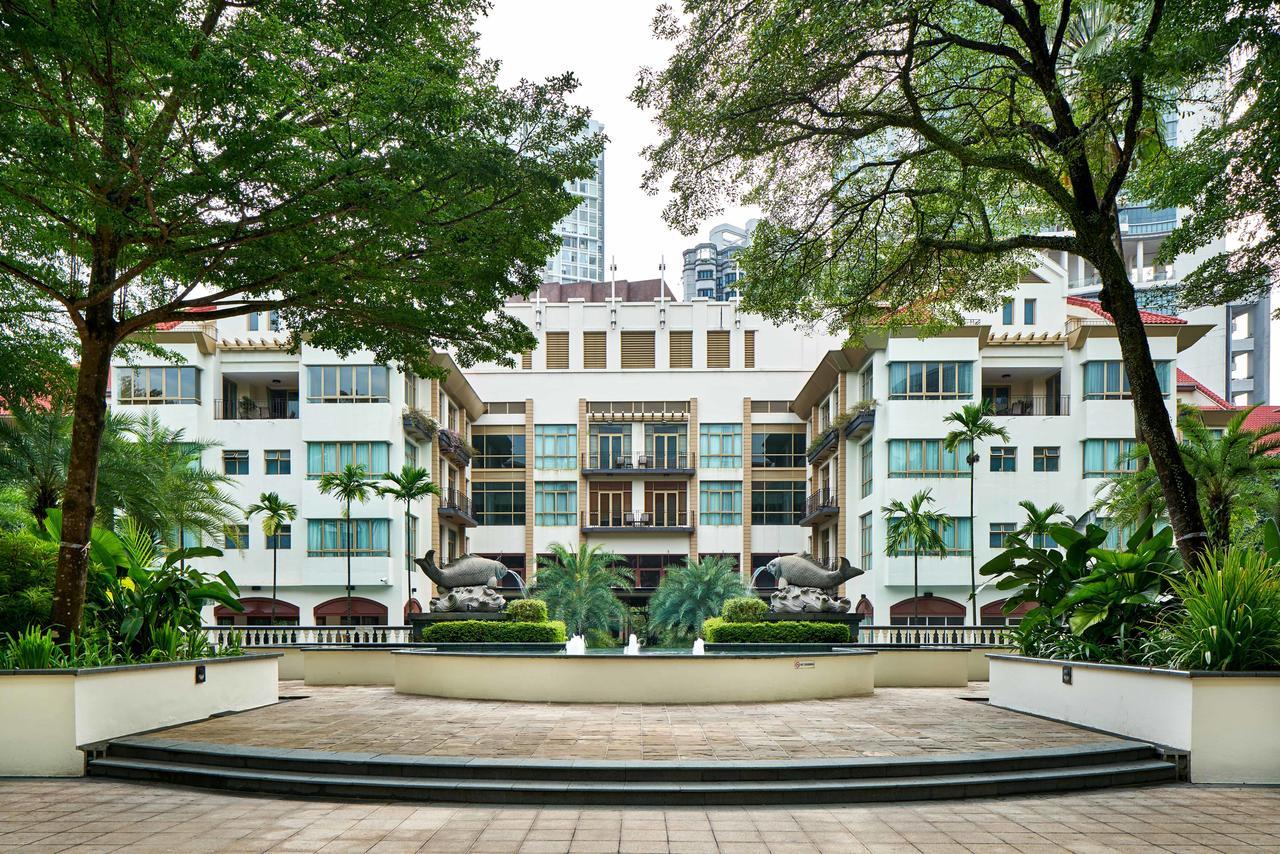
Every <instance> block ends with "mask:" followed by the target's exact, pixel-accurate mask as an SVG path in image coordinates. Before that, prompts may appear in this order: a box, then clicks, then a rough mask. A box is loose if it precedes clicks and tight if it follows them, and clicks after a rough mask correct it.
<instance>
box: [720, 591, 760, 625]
mask: <svg viewBox="0 0 1280 854" xmlns="http://www.w3.org/2000/svg"><path fill="white" fill-rule="evenodd" d="M767 613H769V605H768V604H767V603H766V602H765V601H764V600H763V599H759V598H757V597H755V596H735V597H734V598H732V599H726V600H725V603H724V608H723V609H721V611H720V616H721V617H724V621H725V622H726V623H758V622H760V621H761V620H763V619H764V615H765V614H767Z"/></svg>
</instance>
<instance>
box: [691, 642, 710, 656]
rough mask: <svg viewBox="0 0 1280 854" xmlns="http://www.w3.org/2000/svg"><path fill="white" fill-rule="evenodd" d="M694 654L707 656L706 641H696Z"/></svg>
mask: <svg viewBox="0 0 1280 854" xmlns="http://www.w3.org/2000/svg"><path fill="white" fill-rule="evenodd" d="M693 654H694V655H706V654H707V643H706V641H704V640H703V639H702V638H698V639H697V640H695V641H694V642H693Z"/></svg>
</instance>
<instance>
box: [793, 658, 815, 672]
mask: <svg viewBox="0 0 1280 854" xmlns="http://www.w3.org/2000/svg"><path fill="white" fill-rule="evenodd" d="M794 666H795V669H796V670H812V669H813V668H814V662H812V661H800V660H799V659H797V660H796V663H795V665H794Z"/></svg>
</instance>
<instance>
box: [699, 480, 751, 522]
mask: <svg viewBox="0 0 1280 854" xmlns="http://www.w3.org/2000/svg"><path fill="white" fill-rule="evenodd" d="M713 505H714V507H713ZM698 523H699V524H700V525H707V526H710V527H734V526H739V525H741V524H742V481H740V480H704V481H700V482H699V483H698Z"/></svg>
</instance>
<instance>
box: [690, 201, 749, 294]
mask: <svg viewBox="0 0 1280 854" xmlns="http://www.w3.org/2000/svg"><path fill="white" fill-rule="evenodd" d="M756 222H757V220H754V219H749V220H747V224H746V226H745V227H738V226H736V225H730V224H729V223H721V224H720V225H717V226H715V227H714V228H712V229H711V233H710V235H708V238H707V241H706V242H705V243H699V244H697V245H696V246H691V247H690V248H688V249H686V250H684V267H683V271H682V273H681V284H682V285H683V287H684V298H685V300H686V301H691V300H694V299H698V298H702V299H709V300H713V301H716V302H725V301H727V300H731V299H734V298H735V297H737V296H738V292H739V291H740V290H741V285H739V284H738V282H739V280H740V279H741V278H742V269H741V267H740V266H739V263H738V256H739V255H740V254H741V253H742V251H743V250H744V249H746V248H747V247H748V246H750V245H751V235H752V233H753V232H754V231H755V228H756Z"/></svg>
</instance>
